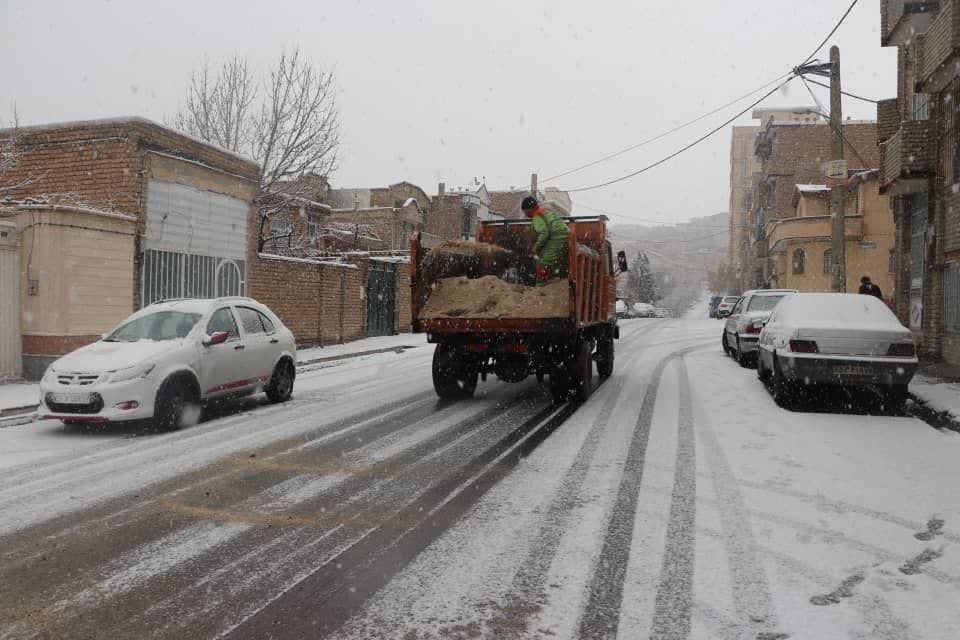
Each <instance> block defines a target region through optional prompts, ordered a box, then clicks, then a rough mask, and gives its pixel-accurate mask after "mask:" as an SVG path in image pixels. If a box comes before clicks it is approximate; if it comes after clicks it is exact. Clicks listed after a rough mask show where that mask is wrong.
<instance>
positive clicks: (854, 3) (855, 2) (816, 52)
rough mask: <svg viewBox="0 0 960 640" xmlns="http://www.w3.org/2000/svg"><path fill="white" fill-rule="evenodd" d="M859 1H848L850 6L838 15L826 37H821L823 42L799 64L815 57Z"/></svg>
mask: <svg viewBox="0 0 960 640" xmlns="http://www.w3.org/2000/svg"><path fill="white" fill-rule="evenodd" d="M859 1H860V0H853V2H851V3H850V6H849V7H847V10H846V12H845V13H844V14H843V15H842V16H840V21H839V22H837V24H836V25H835V26H834V27H833V29H831V30H830V33H828V34H827V37H826V38H824V39H823V42H821V43H820V45H819V46H818V47H817V48H816V49H814V50H813V53H811V54H810V55H809V56H808V57H807V59H806V60H804V61H803V62H802V63H801V64H800V66H803V65H805V64H807V63H808V62H810V61H811V60H813V59H814V58H816V57H817V54H818V53H820V50H821V49H823V47H824V46H826V44H827V42H829V40H830V38H832V37H833V34H835V33H836V32H837V30H838V29H839V28H840V25H842V24H843V23H844V21H845V20H846V19H847V16H849V15H850V12H851V11H853V8H854V7H855V6H857V3H858V2H859Z"/></svg>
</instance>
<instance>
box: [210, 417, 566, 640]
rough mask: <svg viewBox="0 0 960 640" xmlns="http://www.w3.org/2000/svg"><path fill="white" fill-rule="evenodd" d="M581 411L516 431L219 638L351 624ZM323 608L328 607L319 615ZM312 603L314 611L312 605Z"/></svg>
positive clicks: (318, 631)
mask: <svg viewBox="0 0 960 640" xmlns="http://www.w3.org/2000/svg"><path fill="white" fill-rule="evenodd" d="M576 408H577V405H574V404H568V405H565V406H564V407H561V408H560V409H556V408H554V407H549V408H547V409H545V410H543V411H540V412H539V413H537V414H536V415H534V416H533V417H532V418H530V419H528V420H526V421H524V422H523V423H522V424H520V425H519V426H517V427H516V428H514V429H512V430H510V431H509V432H508V433H507V434H506V435H505V436H504V437H503V438H501V439H500V440H499V441H497V442H496V443H495V444H494V445H493V446H492V447H491V448H488V449H485V450H484V451H483V453H481V454H480V455H479V456H478V457H476V458H474V459H473V460H472V461H471V462H470V463H468V465H467V466H466V467H464V468H461V469H459V470H457V472H456V473H455V474H454V475H453V476H451V477H449V478H447V479H445V480H444V481H443V482H442V483H440V484H439V485H436V486H434V487H432V488H430V489H429V490H428V491H427V492H426V493H425V494H423V495H422V496H420V497H419V498H418V499H417V500H416V501H415V502H413V503H411V504H410V505H408V506H407V507H406V508H404V509H403V510H402V511H400V512H399V513H397V514H396V515H395V516H394V517H392V518H391V519H390V520H388V521H387V522H384V523H383V525H381V526H380V527H378V528H377V529H376V530H374V531H372V532H371V533H370V535H367V536H365V537H364V538H363V539H361V540H360V541H358V542H357V544H355V545H354V546H352V547H351V548H350V549H349V550H347V551H346V552H344V553H343V554H341V555H339V556H336V560H337V561H338V563H342V564H343V566H345V567H350V569H344V570H342V569H339V568H337V567H336V566H332V561H330V562H327V563H325V564H324V565H323V566H321V567H319V568H317V569H316V570H315V571H313V572H311V573H310V574H309V575H308V576H306V577H304V578H303V579H302V580H300V581H298V582H296V583H294V584H291V585H290V586H289V587H288V589H287V590H285V591H284V592H283V593H282V594H280V596H278V597H277V598H276V599H274V600H272V601H271V602H269V603H268V604H267V605H265V606H264V607H263V608H261V609H260V610H258V611H257V612H256V613H255V614H254V615H253V616H251V617H249V618H247V619H246V620H244V621H242V622H241V623H240V624H238V625H237V626H235V627H234V628H232V629H230V630H229V631H228V632H226V633H225V634H223V635H221V636H220V637H227V638H234V639H239V638H257V639H259V638H264V637H269V636H270V635H276V633H278V632H279V633H282V634H283V635H286V636H289V637H322V636H323V635H324V634H326V633H329V632H331V631H333V630H334V629H336V628H338V627H339V626H341V625H342V624H343V623H344V622H346V621H347V620H348V619H349V618H350V617H351V616H352V615H353V614H354V613H355V612H356V611H357V610H358V609H359V608H360V607H361V606H362V605H363V603H364V601H365V600H366V599H367V598H369V597H370V596H371V595H373V594H374V593H375V592H376V591H378V590H379V589H380V588H381V587H382V586H384V585H385V584H386V583H387V582H389V580H390V579H391V578H392V577H393V576H394V575H395V574H396V573H397V572H398V571H400V570H401V569H402V568H403V567H404V566H405V565H406V564H407V563H408V562H409V561H410V560H411V559H412V558H413V557H415V556H416V555H417V554H418V553H419V552H420V551H422V550H423V549H424V548H425V547H426V546H427V545H428V544H430V543H431V542H432V541H433V540H435V539H436V538H437V537H438V536H440V535H441V534H442V533H443V532H444V531H445V530H447V529H448V528H449V527H451V526H452V525H453V524H454V523H456V522H457V521H458V520H459V519H460V518H461V517H462V516H463V514H464V513H465V512H466V511H467V510H468V509H469V508H470V507H472V506H473V505H474V504H475V503H476V502H477V501H478V500H479V499H480V498H481V497H482V496H483V495H484V494H485V493H486V492H487V491H488V490H489V489H490V488H491V487H492V486H493V485H495V484H496V483H497V482H499V481H500V480H501V479H503V477H505V476H506V475H507V474H508V473H510V471H511V470H512V469H513V467H514V466H516V464H518V462H519V461H520V460H521V459H522V458H523V457H525V456H527V455H529V454H530V453H531V452H532V451H533V450H534V449H535V448H536V447H537V446H538V445H539V444H540V443H541V442H543V440H544V439H545V438H546V437H547V436H549V434H550V433H552V432H553V430H554V429H556V428H557V427H558V426H559V425H560V424H562V423H563V422H564V421H565V420H566V419H567V418H568V417H569V416H570V415H571V414H572V413H573V412H574V411H575V410H576ZM320 601H322V607H321V608H319V609H317V608H313V607H314V605H316V604H317V603H318V602H320ZM308 604H309V605H310V606H308Z"/></svg>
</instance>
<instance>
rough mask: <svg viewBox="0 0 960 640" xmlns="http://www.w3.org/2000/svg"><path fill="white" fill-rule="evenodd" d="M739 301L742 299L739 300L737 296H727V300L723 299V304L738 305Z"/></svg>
mask: <svg viewBox="0 0 960 640" xmlns="http://www.w3.org/2000/svg"><path fill="white" fill-rule="evenodd" d="M739 299H740V298H738V297H737V296H727V297H726V298H724V299H723V303H724V304H736V302H737V300H739Z"/></svg>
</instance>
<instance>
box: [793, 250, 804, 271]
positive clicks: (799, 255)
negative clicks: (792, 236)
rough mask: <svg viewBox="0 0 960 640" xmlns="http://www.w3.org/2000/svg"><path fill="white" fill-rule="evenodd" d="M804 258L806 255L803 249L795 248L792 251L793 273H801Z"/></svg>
mask: <svg viewBox="0 0 960 640" xmlns="http://www.w3.org/2000/svg"><path fill="white" fill-rule="evenodd" d="M805 260H806V255H805V254H804V253H803V249H795V250H794V252H793V273H794V275H800V274H801V273H803V263H804V262H805Z"/></svg>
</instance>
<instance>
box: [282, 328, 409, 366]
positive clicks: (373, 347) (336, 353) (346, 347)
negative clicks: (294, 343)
mask: <svg viewBox="0 0 960 640" xmlns="http://www.w3.org/2000/svg"><path fill="white" fill-rule="evenodd" d="M425 346H427V336H426V335H425V334H422V333H419V334H417V333H401V334H400V335H396V336H382V337H377V338H364V339H363V340H355V341H353V342H347V343H346V344H337V345H332V346H329V347H310V348H309V349H298V350H297V361H298V362H308V361H310V360H314V359H317V358H336V357H342V356H348V355H351V354H355V353H361V352H364V351H378V350H380V349H399V348H401V347H425Z"/></svg>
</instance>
